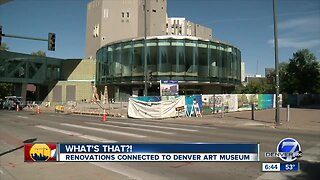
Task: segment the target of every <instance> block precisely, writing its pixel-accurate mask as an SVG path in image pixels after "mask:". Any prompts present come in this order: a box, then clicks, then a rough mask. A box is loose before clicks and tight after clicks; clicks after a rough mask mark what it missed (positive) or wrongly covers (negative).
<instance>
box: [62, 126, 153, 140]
mask: <svg viewBox="0 0 320 180" xmlns="http://www.w3.org/2000/svg"><path fill="white" fill-rule="evenodd" d="M60 125H63V126H69V127H75V128H80V129H88V130H92V131H100V132H104V133H111V134H118V135H123V136H130V137H136V138H145V137H147V136H143V135H139V134H133V133H127V132H120V131H113V130H109V129H99V128H93V127H86V126H80V125H75V124H68V123H60Z"/></svg>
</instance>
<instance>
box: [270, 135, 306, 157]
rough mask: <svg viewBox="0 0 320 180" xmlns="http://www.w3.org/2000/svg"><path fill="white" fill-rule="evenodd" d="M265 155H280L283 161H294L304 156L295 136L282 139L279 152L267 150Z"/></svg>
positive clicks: (278, 148) (278, 147)
mask: <svg viewBox="0 0 320 180" xmlns="http://www.w3.org/2000/svg"><path fill="white" fill-rule="evenodd" d="M265 157H279V158H280V159H281V160H282V161H285V162H292V161H295V160H296V159H297V158H299V157H302V151H301V146H300V144H299V142H298V141H297V140H295V139H293V138H285V139H282V140H281V141H280V142H279V143H278V146H277V152H266V153H265Z"/></svg>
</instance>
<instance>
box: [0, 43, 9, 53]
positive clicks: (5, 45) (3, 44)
mask: <svg viewBox="0 0 320 180" xmlns="http://www.w3.org/2000/svg"><path fill="white" fill-rule="evenodd" d="M0 50H1V51H8V50H9V47H8V45H7V44H6V43H1V46H0Z"/></svg>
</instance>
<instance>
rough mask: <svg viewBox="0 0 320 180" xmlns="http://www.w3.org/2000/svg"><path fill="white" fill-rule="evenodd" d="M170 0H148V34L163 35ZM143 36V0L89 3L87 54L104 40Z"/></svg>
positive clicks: (93, 50)
mask: <svg viewBox="0 0 320 180" xmlns="http://www.w3.org/2000/svg"><path fill="white" fill-rule="evenodd" d="M166 12H167V0H147V35H148V36H153V35H164V34H165V22H166ZM143 36H144V0H93V1H91V2H90V3H89V4H88V6H87V32H86V57H87V58H88V57H92V58H93V59H95V57H96V51H97V50H98V49H99V48H100V47H102V46H103V45H105V44H108V43H110V42H113V41H118V40H121V39H128V38H136V37H143Z"/></svg>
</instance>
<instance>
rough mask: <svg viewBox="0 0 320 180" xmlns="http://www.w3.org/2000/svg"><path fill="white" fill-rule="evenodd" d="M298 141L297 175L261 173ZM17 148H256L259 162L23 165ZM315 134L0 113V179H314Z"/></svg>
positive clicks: (318, 147)
mask: <svg viewBox="0 0 320 180" xmlns="http://www.w3.org/2000/svg"><path fill="white" fill-rule="evenodd" d="M287 137H291V138H295V139H296V140H298V141H299V143H300V145H301V147H302V151H303V157H302V159H301V160H300V161H301V169H302V170H301V172H299V173H279V172H275V173H265V172H261V163H262V162H280V160H279V159H278V158H265V157H264V152H275V151H276V147H277V144H278V142H279V141H280V140H281V139H283V138H287ZM23 142H52V143H56V142H66V143H68V142H72V143H77V142H90V143H92V142H96V143H115V142H117V143H139V142H143V143H158V142H167V143H171V142H179V143H181V142H209V143H231V142H233V143H255V142H258V143H260V147H261V149H260V152H261V155H260V161H261V162H46V163H27V162H24V160H23V157H24V151H23ZM319 142H320V132H317V131H306V130H286V129H277V128H264V127H259V126H257V127H254V128H253V127H250V128H246V127H245V126H241V127H238V126H235V127H226V126H220V125H218V124H217V125H203V124H202V125H197V124H192V125H191V124H181V123H180V124H177V123H174V122H165V123H163V122H159V121H158V120H138V119H126V118H122V119H121V118H108V120H107V121H106V122H102V121H101V117H88V116H79V115H64V114H54V113H42V114H39V115H37V114H35V113H34V112H25V111H21V112H15V111H7V110H1V111H0V179H1V180H7V179H23V180H25V179H32V180H34V179H55V180H56V179H153V180H157V179H199V180H200V179H239V180H241V179H313V178H316V177H317V176H319V172H317V171H318V170H317V169H319V167H320V166H319V162H320V153H319V152H320V144H319Z"/></svg>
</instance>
